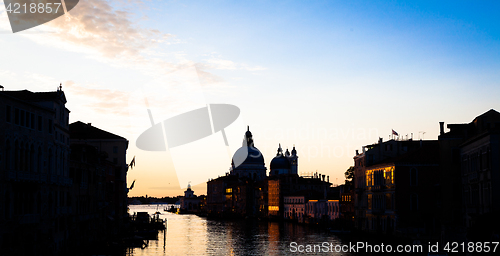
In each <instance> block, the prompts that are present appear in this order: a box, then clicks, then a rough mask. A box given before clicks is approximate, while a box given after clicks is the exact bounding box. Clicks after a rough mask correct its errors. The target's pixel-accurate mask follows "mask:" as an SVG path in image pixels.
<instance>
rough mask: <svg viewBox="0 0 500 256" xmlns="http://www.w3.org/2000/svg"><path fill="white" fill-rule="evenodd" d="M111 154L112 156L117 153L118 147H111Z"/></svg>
mask: <svg viewBox="0 0 500 256" xmlns="http://www.w3.org/2000/svg"><path fill="white" fill-rule="evenodd" d="M113 153H114V154H116V153H118V147H117V146H113Z"/></svg>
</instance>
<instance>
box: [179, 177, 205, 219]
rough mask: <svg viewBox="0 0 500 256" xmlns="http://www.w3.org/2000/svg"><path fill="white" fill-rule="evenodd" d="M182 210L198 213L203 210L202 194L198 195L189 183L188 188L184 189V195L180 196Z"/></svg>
mask: <svg viewBox="0 0 500 256" xmlns="http://www.w3.org/2000/svg"><path fill="white" fill-rule="evenodd" d="M179 201H180V209H179V210H180V212H181V213H198V212H200V211H201V205H200V203H201V201H202V196H196V195H195V194H194V191H193V190H192V189H191V184H188V186H187V189H186V190H185V191H184V196H182V197H181V198H180V200H179Z"/></svg>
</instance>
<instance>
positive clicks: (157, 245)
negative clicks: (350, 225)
mask: <svg viewBox="0 0 500 256" xmlns="http://www.w3.org/2000/svg"><path fill="white" fill-rule="evenodd" d="M165 207H166V205H159V206H158V210H159V211H160V212H161V213H162V214H161V215H160V218H163V219H167V230H165V231H164V232H163V231H160V233H159V234H158V240H150V241H149V244H148V246H147V247H146V248H144V249H140V248H133V249H129V250H128V253H127V255H134V256H135V255H137V256H138V255H298V254H299V253H293V252H291V251H290V249H291V247H290V242H297V243H298V244H304V245H305V244H320V243H322V242H329V243H333V244H342V241H341V240H340V239H339V238H338V237H336V236H335V235H333V234H331V233H329V232H327V231H325V230H322V229H318V228H315V227H309V226H304V225H298V224H293V223H281V224H280V223H276V222H264V221H245V220H241V221H238V220H231V221H222V220H212V219H208V220H207V219H206V218H202V217H198V216H196V215H179V214H172V213H168V212H164V211H163V209H164V208H165ZM129 208H130V211H129V213H130V214H133V213H134V212H149V213H150V214H152V213H154V212H156V210H157V206H156V205H130V206H129ZM317 254H318V255H319V254H321V255H326V254H325V253H317ZM317 254H315V253H308V254H307V255H317ZM328 255H354V254H346V253H337V254H336V253H328Z"/></svg>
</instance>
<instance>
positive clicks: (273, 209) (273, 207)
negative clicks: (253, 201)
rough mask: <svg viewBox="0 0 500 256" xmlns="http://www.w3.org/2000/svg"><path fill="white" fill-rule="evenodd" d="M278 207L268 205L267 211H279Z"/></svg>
mask: <svg viewBox="0 0 500 256" xmlns="http://www.w3.org/2000/svg"><path fill="white" fill-rule="evenodd" d="M279 210H280V207H279V206H269V211H279Z"/></svg>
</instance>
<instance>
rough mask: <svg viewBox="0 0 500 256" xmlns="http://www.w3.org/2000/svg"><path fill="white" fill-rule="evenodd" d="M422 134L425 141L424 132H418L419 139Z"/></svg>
mask: <svg viewBox="0 0 500 256" xmlns="http://www.w3.org/2000/svg"><path fill="white" fill-rule="evenodd" d="M420 133H422V140H423V139H424V135H425V132H423V131H420V132H418V137H419V138H420Z"/></svg>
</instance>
